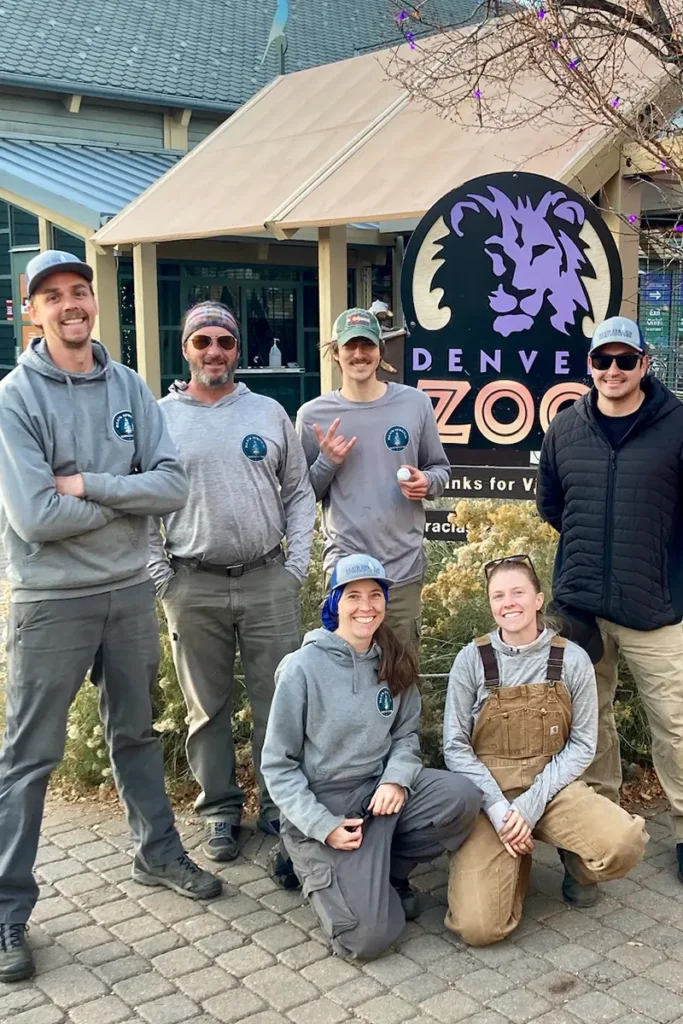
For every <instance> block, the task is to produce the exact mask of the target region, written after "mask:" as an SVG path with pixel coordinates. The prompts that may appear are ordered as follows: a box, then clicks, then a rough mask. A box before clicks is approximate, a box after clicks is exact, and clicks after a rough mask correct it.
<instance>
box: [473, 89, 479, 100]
mask: <svg viewBox="0 0 683 1024" xmlns="http://www.w3.org/2000/svg"><path fill="white" fill-rule="evenodd" d="M472 95H473V96H474V98H475V100H480V99H481V90H480V89H475V90H474V92H473V93H472Z"/></svg>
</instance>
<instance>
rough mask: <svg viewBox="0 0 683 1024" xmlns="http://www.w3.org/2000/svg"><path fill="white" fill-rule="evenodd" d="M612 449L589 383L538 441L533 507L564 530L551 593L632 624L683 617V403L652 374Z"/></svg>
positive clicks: (646, 625)
mask: <svg viewBox="0 0 683 1024" xmlns="http://www.w3.org/2000/svg"><path fill="white" fill-rule="evenodd" d="M643 390H644V391H645V393H646V401H645V402H644V404H643V406H642V411H641V415H640V416H639V417H638V419H637V420H636V422H635V424H634V425H633V426H632V427H631V429H630V430H629V432H628V433H627V434H626V436H625V437H624V439H623V441H622V442H621V444H620V445H619V446H618V447H617V448H615V449H613V448H612V447H611V445H610V443H609V441H608V440H607V437H606V436H605V434H604V433H603V431H602V430H601V429H600V426H599V425H598V422H597V420H596V417H595V412H594V408H595V400H596V393H595V391H594V390H593V391H590V392H589V393H588V394H587V395H584V397H583V398H580V399H579V400H578V401H577V402H575V403H574V405H573V406H572V407H571V408H569V409H565V410H564V411H563V412H561V413H559V415H558V416H556V417H555V419H554V420H553V422H552V423H551V425H550V428H549V430H548V433H547V434H546V436H545V440H544V442H543V450H542V452H541V461H540V466H539V477H538V499H537V503H538V510H539V512H540V514H541V517H542V518H543V519H545V520H547V521H548V522H549V523H551V524H552V525H553V526H554V527H555V529H557V530H558V531H559V532H560V544H559V547H558V552H557V561H556V564H555V580H554V587H553V593H554V597H555V598H556V600H557V601H558V602H560V603H561V604H565V605H568V606H572V607H574V608H577V609H579V610H581V611H582V612H587V613H589V614H592V615H596V616H600V617H601V618H604V619H607V620H609V621H610V622H614V623H617V624H618V625H621V626H627V627H629V628H631V629H638V630H651V629H658V628H659V627H660V626H667V625H671V624H672V623H675V622H679V621H680V620H681V618H683V521H682V518H681V517H682V514H683V502H682V500H681V499H682V495H683V485H682V484H683V462H682V457H683V404H682V403H681V402H680V401H679V400H678V399H677V398H676V396H675V395H674V394H673V393H672V392H671V391H669V389H668V388H666V387H664V385H663V384H661V383H660V382H659V381H658V380H655V379H654V378H646V379H645V380H644V382H643Z"/></svg>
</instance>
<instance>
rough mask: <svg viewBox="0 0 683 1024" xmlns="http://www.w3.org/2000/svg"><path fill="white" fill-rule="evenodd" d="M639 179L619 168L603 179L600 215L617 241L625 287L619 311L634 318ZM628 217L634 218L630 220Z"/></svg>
mask: <svg viewBox="0 0 683 1024" xmlns="http://www.w3.org/2000/svg"><path fill="white" fill-rule="evenodd" d="M640 190H641V185H640V182H639V181H635V180H634V179H632V178H628V177H624V175H623V174H622V173H621V171H619V172H618V173H617V174H615V175H614V176H613V177H612V178H610V180H609V181H608V182H607V183H606V185H605V187H604V190H603V195H604V203H603V204H602V205H603V207H604V208H603V213H602V218H603V220H604V221H605V224H606V225H607V227H608V228H609V230H610V232H611V234H612V237H613V238H614V241H615V242H616V243H617V249H618V250H619V257H620V259H621V270H622V274H623V277H624V287H623V292H622V299H621V310H620V312H621V315H622V316H628V317H630V318H631V319H632V320H635V319H636V318H637V315H638V250H639V241H640ZM629 217H631V218H635V220H633V222H632V223H629Z"/></svg>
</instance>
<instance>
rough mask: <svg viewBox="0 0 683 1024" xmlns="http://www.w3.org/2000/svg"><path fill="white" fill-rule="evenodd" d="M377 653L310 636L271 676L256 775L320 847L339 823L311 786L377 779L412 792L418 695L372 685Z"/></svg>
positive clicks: (329, 636) (327, 636) (317, 633)
mask: <svg viewBox="0 0 683 1024" xmlns="http://www.w3.org/2000/svg"><path fill="white" fill-rule="evenodd" d="M380 653H381V652H380V650H379V648H378V647H377V646H376V645H373V646H372V647H371V648H370V650H369V651H368V652H367V654H357V653H356V652H355V651H354V650H353V648H352V647H351V646H350V645H349V644H347V643H346V641H345V640H342V638H341V637H340V636H337V634H336V633H330V632H328V630H326V629H314V630H313V631H312V632H310V633H307V634H306V636H305V638H304V643H303V647H301V649H300V650H298V651H294V653H293V654H288V655H287V657H286V658H284V659H283V660H282V661H281V663H280V665H279V667H278V670H277V672H276V673H275V684H276V686H275V696H274V697H273V703H272V706H271V710H270V717H269V719H268V729H267V731H266V739H265V743H264V745H263V752H262V754H261V770H262V772H263V776H264V778H265V780H266V785H267V786H268V792H269V793H270V795H271V797H272V798H273V800H274V801H275V803H276V804H277V806H278V807H279V808H280V811H281V813H282V815H283V817H285V818H286V819H287V821H289V822H291V824H292V825H294V826H295V827H296V828H298V829H299V831H300V832H303V834H304V835H306V836H308V837H309V838H311V839H317V840H318V841H319V842H321V843H324V842H325V840H326V839H327V837H328V835H329V834H330V832H332V831H333V830H334V829H335V828H337V827H338V826H339V825H341V824H342V822H343V820H344V819H343V817H340V816H339V815H336V814H331V813H330V811H328V809H327V808H326V807H325V806H324V804H322V803H320V801H319V800H318V799H317V798H316V795H315V789H316V784H320V783H324V782H329V781H330V780H332V779H333V780H335V781H339V780H348V783H349V789H352V788H354V786H355V785H358V783H360V782H362V781H365V780H367V779H373V778H376V779H377V785H379V784H380V783H385V782H395V783H396V784H397V785H399V786H403V787H405V788H406V789H410V788H411V787H412V786H413V785H414V783H415V780H416V779H417V776H418V775H419V773H420V771H421V770H422V761H421V760H420V739H419V728H420V710H421V701H420V694H419V692H418V690H417V687H415V686H413V687H411V689H410V690H407V691H406V692H404V693H402V694H400V696H397V697H393V696H392V694H391V691H390V689H389V687H388V686H387V685H386V683H384V682H380V681H378V678H377V676H378V669H379V660H380ZM349 810H351V809H350V808H349Z"/></svg>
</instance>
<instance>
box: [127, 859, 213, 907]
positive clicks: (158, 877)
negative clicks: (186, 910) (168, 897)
mask: <svg viewBox="0 0 683 1024" xmlns="http://www.w3.org/2000/svg"><path fill="white" fill-rule="evenodd" d="M133 881H134V882H139V884H140V885H165V886H166V888H167V889H173V890H174V892H178V893H180V895H181V896H188V897H189V898H190V899H191V900H210V899H213V898H214V897H215V896H220V894H221V892H222V891H223V883H222V882H221V880H220V878H215V877H214V876H213V875H212V874H211V873H210V872H209V871H203V870H202V869H201V868H200V867H198V866H197V865H196V864H195V862H194V861H193V860H190V858H189V857H188V855H187V854H186V853H181V854H180V856H179V857H176V858H175V860H172V861H171V863H170V864H163V865H162V866H161V867H158V868H150V867H148V866H147V865H146V864H144V863H143V862H142V860H141V859H140V857H139V856H138V855H137V854H136V855H135V859H134V861H133Z"/></svg>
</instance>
